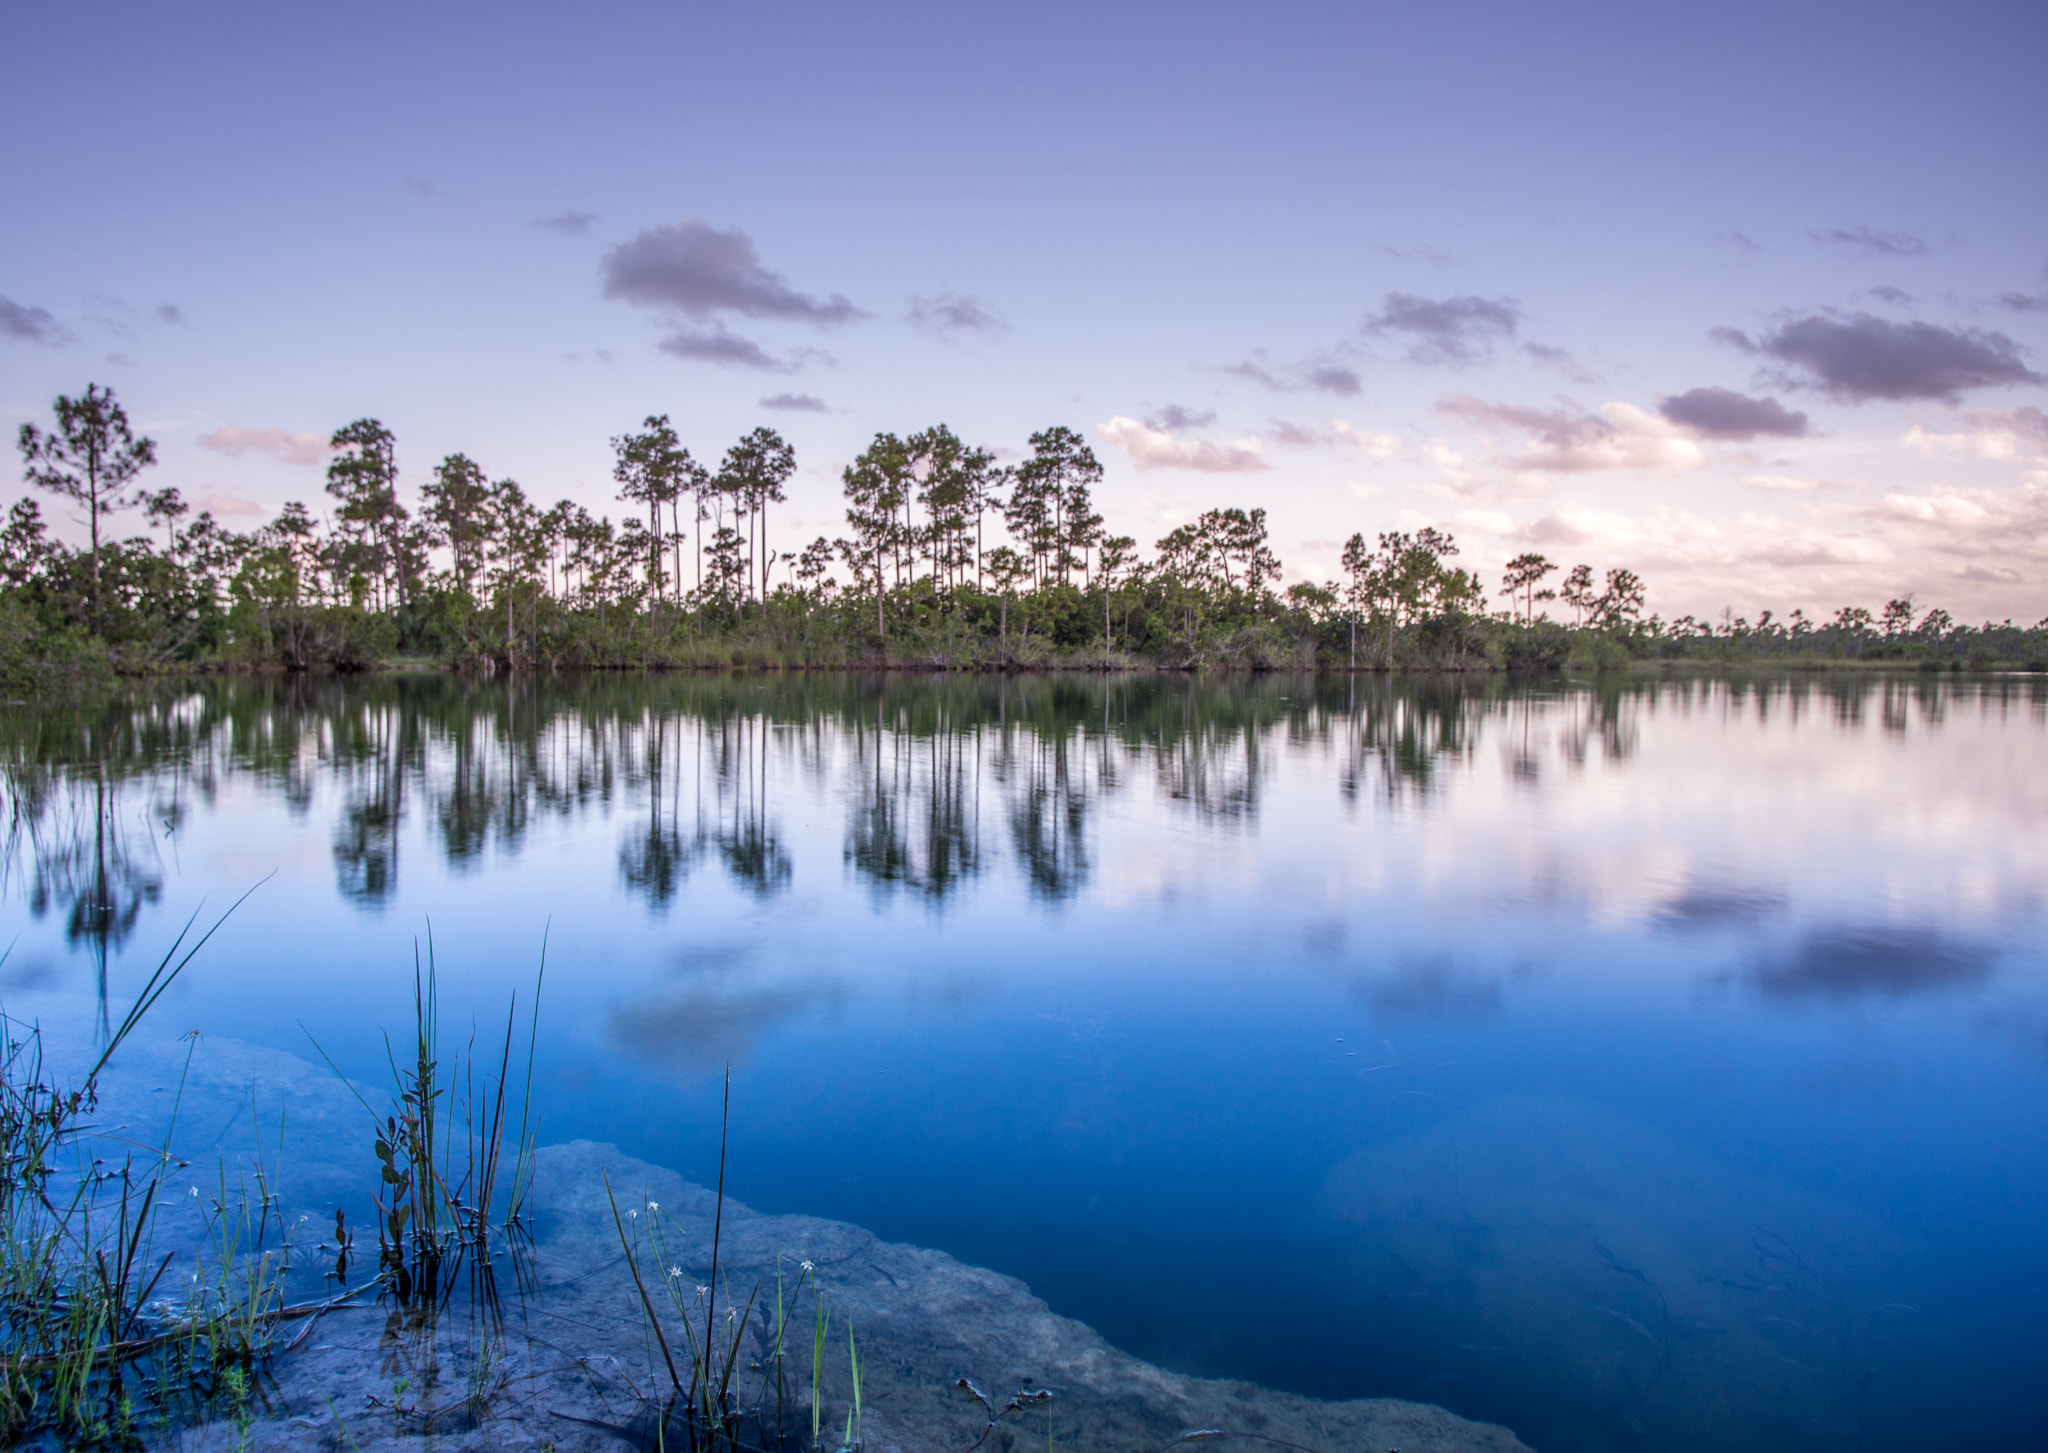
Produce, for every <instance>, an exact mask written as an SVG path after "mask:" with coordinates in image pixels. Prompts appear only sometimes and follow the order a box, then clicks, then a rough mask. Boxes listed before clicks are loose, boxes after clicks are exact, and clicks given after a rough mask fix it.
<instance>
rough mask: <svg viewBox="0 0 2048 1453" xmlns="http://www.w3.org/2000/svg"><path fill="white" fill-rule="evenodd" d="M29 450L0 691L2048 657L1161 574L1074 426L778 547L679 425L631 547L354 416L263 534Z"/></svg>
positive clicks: (1215, 571) (1230, 569)
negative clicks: (747, 670) (374, 680)
mask: <svg viewBox="0 0 2048 1453" xmlns="http://www.w3.org/2000/svg"><path fill="white" fill-rule="evenodd" d="M17 443H18V447H19V452H20V454H21V457H22V461H23V464H24V471H23V477H24V480H25V482H26V483H28V484H29V485H31V486H33V487H35V488H36V489H37V490H40V491H42V492H44V493H46V494H48V495H51V496H54V497H55V498H56V499H58V500H59V501H61V502H63V503H64V504H66V505H68V506H71V507H73V508H75V509H76V510H77V511H78V514H79V518H80V521H81V523H83V524H84V525H85V526H86V540H87V542H86V544H85V546H84V547H83V548H73V547H71V546H68V545H65V544H64V543H62V542H60V541H58V540H56V539H55V538H53V537H52V536H51V534H50V532H49V529H48V522H47V521H46V520H45V519H44V517H43V514H42V510H41V506H40V503H39V501H38V500H37V499H36V498H35V497H34V496H28V497H24V498H23V499H21V500H19V501H18V502H16V503H15V505H14V506H13V507H12V509H11V510H10V511H9V513H8V515H7V520H6V524H5V526H4V527H0V672H4V673H9V674H12V675H14V676H17V677H19V676H20V675H21V674H22V673H23V672H24V671H28V672H29V673H30V674H34V672H35V671H36V670H48V669H62V668H64V667H67V666H68V667H73V668H78V669H95V668H97V669H124V670H151V669H182V668H189V667H192V666H195V665H204V666H212V665H220V666H230V665H244V666H260V665H266V664H270V665H282V666H284V667H287V668H290V669H309V668H315V667H327V668H337V669H350V668H358V667H364V666H369V665H374V664H377V663H378V662H380V661H386V660H389V659H392V658H394V657H401V656H407V657H414V658H422V659H427V660H432V661H437V662H441V663H446V664H454V665H462V666H471V667H475V668H477V669H482V670H485V671H491V670H496V669H501V668H529V667H534V666H572V667H573V666H597V667H605V666H655V667H659V666H688V665H749V664H759V665H772V664H786V665H803V664H819V665H831V664H842V665H857V664H891V663H893V664H920V665H933V666H945V665H953V666H1019V665H1025V666H1028V665H1045V664H1070V665H1112V664H1119V663H1125V664H1136V663H1154V664H1163V665H1174V666H1187V665H1200V664H1238V665H1247V666H1252V667H1278V666H1289V667H1303V668H1306V667H1315V666H1333V667H1334V666H1344V667H1350V668H1361V669H1377V670H1390V669H1397V668H1405V667H1424V668H1427V667H1435V668H1451V669H1471V668H1475V667H1509V668H1513V667H1546V666H1548V667H1555V666H1558V665H1561V664H1565V663H1566V662H1568V661H1572V660H1583V661H1590V662H1591V663H1592V664H1618V663H1619V662H1621V661H1625V660H1626V659H1628V658H1630V657H1636V656H1667V657H1668V656H1678V657H1688V656H1691V657H1766V658H1768V657H1794V656H1800V655H1810V656H1819V657H1833V658H1864V659H1870V658H1882V657H1885V656H1887V655H1891V656H1908V655H1917V656H1921V657H1924V658H1926V659H1927V660H1932V661H1936V662H1938V663H1959V662H1964V661H1971V662H1974V663H1975V664H1980V665H1997V664H2008V665H2009V664H2015V663H2021V662H2030V661H2034V660H2037V659H2048V622H2043V623H2040V624H2038V625H2036V626H2033V627H2031V628H2021V627H2015V626H2013V625H2012V624H2011V623H2010V622H2007V623H2005V624H2004V625H2002V626H1994V625H1991V624H1989V623H1987V624H1986V625H1985V626H1984V627H1982V628H1981V629H1977V630H1972V629H1970V628H1966V627H1960V626H1958V625H1957V624H1956V623H1955V622H1954V621H1953V620H1952V619H1951V618H1950V617H1949V616H1948V614H1947V612H1945V611H1942V610H1938V609H1936V610H1929V611H1926V612H1924V613H1921V612H1920V611H1918V609H1917V608H1916V606H1915V604H1914V603H1913V602H1912V601H1911V600H1910V599H1909V598H1900V599H1896V600H1893V601H1890V602H1888V603H1887V604H1886V606H1885V607H1884V608H1883V609H1882V611H1880V612H1877V613H1873V612H1871V611H1870V610H1868V609H1865V608H1861V607H1845V608H1843V609H1842V610H1840V611H1838V612H1837V613H1836V614H1835V615H1834V616H1833V617H1832V618H1831V619H1827V620H1814V619H1809V618H1808V617H1807V616H1805V615H1804V614H1803V612H1801V611H1796V610H1795V611H1793V612H1792V613H1791V614H1790V615H1788V616H1786V617H1784V618H1782V619H1780V618H1778V617H1777V616H1775V615H1774V614H1773V613H1771V612H1769V611H1766V612H1763V613H1762V614H1761V615H1760V616H1759V618H1758V619H1757V620H1756V621H1755V622H1753V623H1752V622H1750V621H1749V620H1747V619H1741V618H1737V617H1735V616H1734V615H1733V614H1732V612H1731V613H1728V614H1726V615H1725V616H1724V617H1723V619H1722V620H1720V621H1719V622H1708V621H1701V620H1696V619H1694V618H1693V617H1690V616H1686V617H1681V618H1679V619H1678V620H1675V621H1666V620H1664V619H1663V618H1662V617H1661V616H1658V615H1654V614H1646V613H1645V603H1646V597H1647V588H1646V586H1645V584H1644V582H1643V580H1642V579H1641V578H1640V577H1639V576H1638V575H1636V574H1635V572H1633V571H1631V570H1628V569H1625V568H1618V569H1612V570H1609V571H1607V572H1606V574H1605V578H1604V580H1599V579H1596V577H1595V574H1594V572H1593V570H1592V568H1591V567H1590V566H1587V565H1584V564H1579V565H1573V566H1571V567H1569V568H1566V567H1564V566H1561V565H1559V564H1556V563H1554V562H1552V561H1550V560H1549V559H1547V558H1545V557H1544V556H1542V555H1540V554H1535V553H1525V554H1522V555H1519V556H1517V557H1515V558H1514V559H1513V560H1511V561H1509V562H1508V564H1507V567H1506V569H1505V571H1504V573H1503V575H1502V578H1501V580H1500V583H1499V585H1498V586H1497V588H1495V589H1494V590H1493V591H1491V592H1489V590H1488V588H1487V586H1486V585H1485V583H1483V582H1482V581H1481V579H1480V577H1479V575H1478V573H1477V572H1475V571H1472V570H1469V569H1467V568H1464V567H1462V566H1460V565H1458V564H1456V563H1455V562H1456V557H1457V556H1458V554H1459V547H1458V544H1457V542H1456V541H1455V539H1454V538H1453V537H1452V536H1451V535H1450V534H1448V533H1447V532H1444V531H1441V530H1437V529H1434V528H1423V529H1419V530H1414V531H1385V532H1380V533H1379V534H1377V536H1376V537H1375V538H1374V539H1373V540H1371V541H1368V539H1367V537H1366V535H1365V534H1363V533H1358V534H1354V535H1352V536H1351V537H1350V539H1349V540H1348V541H1346V542H1345V544H1344V546H1343V549H1342V553H1341V574H1340V575H1339V576H1338V578H1336V579H1334V580H1332V581H1330V582H1328V583H1326V584H1318V583H1315V582H1309V581H1304V582H1298V583H1296V584H1293V585H1290V586H1287V587H1285V588H1284V589H1283V588H1281V587H1280V585H1279V580H1280V576H1281V562H1280V560H1279V558H1278V556H1277V555H1276V553H1275V552H1274V550H1273V547H1272V543H1271V540H1270V538H1269V532H1268V528H1267V520H1266V512H1265V511H1264V510H1263V509H1257V508H1250V509H1246V508H1236V507H1224V508H1216V509H1211V510H1207V511H1205V512H1204V513H1202V514H1201V515H1200V516H1198V517H1197V518H1196V519H1195V520H1193V521H1192V522H1190V523H1188V524H1185V525H1181V526H1179V527H1177V528H1175V529H1173V530H1171V531H1169V532H1168V533H1167V534H1166V535H1164V536H1163V537H1162V538H1160V539H1159V540H1157V541H1156V542H1154V544H1153V547H1152V550H1151V552H1150V554H1149V555H1145V554H1142V553H1141V551H1140V548H1139V545H1138V542H1137V541H1136V540H1135V539H1134V538H1132V537H1131V536H1128V535H1111V534H1109V533H1108V531H1107V529H1106V527H1105V525H1104V521H1103V518H1102V515H1101V514H1100V513H1099V512H1098V510H1097V509H1096V506H1095V494H1096V491H1097V490H1098V489H1099V487H1100V485H1101V481H1102V472H1103V471H1102V465H1101V463H1100V461H1099V460H1097V458H1096V457H1095V454H1094V452H1093V451H1092V450H1091V449H1090V448H1089V446H1088V444H1087V442H1086V441H1085V440H1084V439H1083V438H1082V437H1081V436H1080V435H1079V434H1078V433H1076V432H1075V431H1074V430H1072V429H1070V428H1067V427H1065V426H1053V427H1049V428H1046V429H1043V430H1040V431H1039V432H1037V433H1034V434H1032V435H1031V436H1030V438H1029V440H1028V441H1027V448H1026V450H1025V451H1024V452H1023V454H1022V457H1021V458H1018V459H1017V462H1015V463H1010V464H1005V463H1001V462H999V455H998V453H997V452H996V451H995V450H993V449H990V448H987V447H983V446H978V445H971V444H968V443H967V442H965V441H963V440H962V439H960V438H959V437H958V436H957V435H956V434H955V433H954V432H953V431H952V430H951V429H949V428H947V427H946V426H944V425H935V426H933V427H931V428H928V429H924V430H920V431H918V432H915V433H909V434H904V435H898V434H894V433H883V434H877V435H876V436H875V437H874V439H873V440H872V442H871V443H870V444H869V445H868V446H867V448H865V449H864V450H862V451H861V453H860V454H859V455H858V456H857V457H856V458H855V459H854V460H853V461H852V462H851V463H849V464H847V465H846V466H845V468H844V469H843V470H842V472H841V485H842V489H843V493H844V518H845V532H844V533H843V534H840V535H837V536H836V537H829V538H828V537H825V536H819V537H817V538H815V539H813V540H811V541H809V542H808V543H798V542H794V541H792V542H790V543H788V544H784V543H783V542H782V540H781V538H780V536H779V535H778V534H777V532H776V531H775V530H774V529H773V526H774V523H775V516H776V509H777V507H778V506H782V505H785V504H786V503H787V500H788V496H787V485H788V483H789V481H790V479H791V477H792V476H793V475H794V474H795V472H796V467H797V464H796V454H795V451H794V449H792V447H791V446H790V444H789V443H788V441H786V440H785V439H783V438H782V437H781V435H780V434H778V433H777V432H776V431H775V430H773V429H770V428H766V427H762V428H756V429H754V430H752V431H750V432H749V433H747V434H746V435H745V436H744V437H742V438H741V439H739V440H738V441H737V442H735V443H734V444H732V445H731V446H730V447H729V448H727V449H726V450H725V451H724V453H723V455H722V456H720V457H719V458H718V459H717V460H716V462H715V463H713V462H711V461H710V459H709V458H708V457H707V459H705V460H701V461H700V460H699V459H698V458H697V457H695V456H694V455H693V454H692V453H691V451H690V449H689V448H688V447H686V446H685V445H684V443H683V442H682V440H681V438H680V436H679V435H678V433H677V431H676V429H675V427H674V425H673V424H672V423H671V422H670V420H669V418H668V417H667V416H666V415H657V416H652V417H649V418H647V419H645V420H643V422H642V424H641V426H640V427H639V428H638V429H637V430H632V431H628V432H624V433H622V434H620V435H619V436H617V437H615V438H613V439H612V440H611V451H612V456H613V469H612V477H613V482H614V484H615V486H616V489H617V498H618V500H619V502H620V503H621V504H622V505H623V506H625V507H626V508H625V510H624V511H623V512H622V514H621V517H620V518H619V519H618V520H617V521H616V522H614V520H613V519H612V518H611V516H609V515H606V514H599V515H593V514H592V513H591V512H590V510H589V509H587V508H586V507H585V506H583V505H581V504H578V503H576V502H574V501H572V500H567V499H563V500H559V501H557V502H556V503H554V504H552V505H548V504H544V503H542V502H541V501H540V500H538V499H536V498H534V497H533V496H531V495H530V494H529V493H528V491H527V490H526V489H525V488H524V487H523V486H522V485H521V484H520V483H519V482H518V481H517V480H515V479H512V478H509V477H501V478H497V479H493V478H491V476H490V473H489V472H488V471H486V470H485V469H484V468H483V467H482V466H481V465H480V464H479V463H477V462H476V461H475V460H474V459H472V458H471V457H470V456H469V455H467V454H464V453H455V454H450V455H448V456H447V457H445V458H443V459H442V460H441V461H440V462H439V463H437V464H435V465H434V466H433V467H432V469H431V470H430V471H429V473H428V477H427V478H426V479H425V480H424V481H423V482H422V483H421V484H420V485H419V486H418V488H417V489H416V491H414V492H413V498H412V500H411V502H410V503H408V502H407V501H406V500H405V498H404V497H403V495H402V491H401V484H400V469H399V461H398V442H397V440H396V438H395V437H394V436H393V434H392V432H391V430H390V429H388V428H387V427H385V426H384V425H383V424H382V423H380V422H379V421H377V420H375V419H358V420H356V421H354V422H352V423H349V424H346V425H344V426H343V427H341V428H339V429H337V430H335V431H334V433H333V435H332V436H331V437H330V439H329V450H330V458H329V462H328V465H327V470H326V480H325V496H326V498H325V500H324V501H323V510H322V511H321V512H320V513H316V512H315V510H314V509H313V508H311V507H309V506H308V505H307V504H306V503H304V502H302V501H294V502H292V503H289V504H287V505H285V506H284V508H283V509H282V510H281V511H280V512H279V513H278V515H277V517H276V518H275V519H273V520H271V521H270V522H268V523H267V524H264V525H262V526H260V527H259V528H256V529H254V530H251V531H247V532H238V531H235V530H232V529H229V528H227V527H226V526H224V525H223V524H222V523H221V522H220V521H218V520H217V519H215V518H214V517H213V515H212V514H211V513H209V512H208V511H206V510H203V509H202V510H199V511H197V512H195V511H193V509H192V508H191V506H190V504H189V503H188V502H187V501H186V500H185V499H184V498H183V497H182V496H181V494H180V492H179V491H178V490H177V489H175V488H163V489H156V490H151V489H149V488H147V487H145V475H146V471H147V470H148V469H149V468H150V467H151V466H152V465H153V464H154V463H155V462H156V445H155V442H154V441H153V440H151V439H148V438H146V437H141V436H138V435H137V434H136V433H135V431H134V429H133V427H132V425H131V424H130V422H129V420H128V417H127V414H126V412H125V411H124V409H123V408H122V406H121V404H120V402H119V401H118V400H117V399H116V398H115V396H114V394H113V392H112V391H111V390H109V389H106V388H102V387H100V386H99V385H97V384H93V385H88V386H87V388H86V390H85V392H84V393H83V394H81V395H79V396H77V397H68V396H60V397H59V398H58V399H57V400H56V403H55V405H54V408H53V422H52V424H51V425H50V426H49V427H47V428H45V427H39V426H38V425H36V424H32V423H31V424H25V425H23V426H22V428H21V431H20V434H19V437H18V441H17ZM136 513H139V514H140V515H141V516H142V519H143V522H144V523H145V525H146V527H147V528H146V530H145V532H144V533H141V534H137V535H133V536H130V537H127V538H116V537H115V532H114V524H115V520H116V517H118V516H124V515H127V516H132V515H134V514H136ZM158 532H161V533H160V535H159V533H158ZM842 573H843V578H842ZM1553 577H1555V579H1554V580H1553ZM1553 605H1555V607H1556V609H1557V610H1558V612H1559V614H1558V616H1557V617H1556V618H1555V619H1553V617H1552V615H1551V609H1552V607H1553ZM1567 612H1568V613H1569V619H1568V620H1567V619H1565V613H1567Z"/></svg>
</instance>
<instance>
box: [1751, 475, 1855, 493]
mask: <svg viewBox="0 0 2048 1453" xmlns="http://www.w3.org/2000/svg"><path fill="white" fill-rule="evenodd" d="M1742 482H1743V483H1744V484H1746V485H1748V486H1749V487H1750V488H1751V489H1760V490H1763V491H1764V492H1765V493H1766V494H1812V493H1815V492H1816V491H1819V490H1824V489H1834V488H1836V487H1837V486H1835V485H1832V484H1829V483H1827V482H1826V481H1824V480H1819V479H1802V478H1800V477H1799V476H1798V475H1796V474H1745V475H1743V476H1742Z"/></svg>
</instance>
